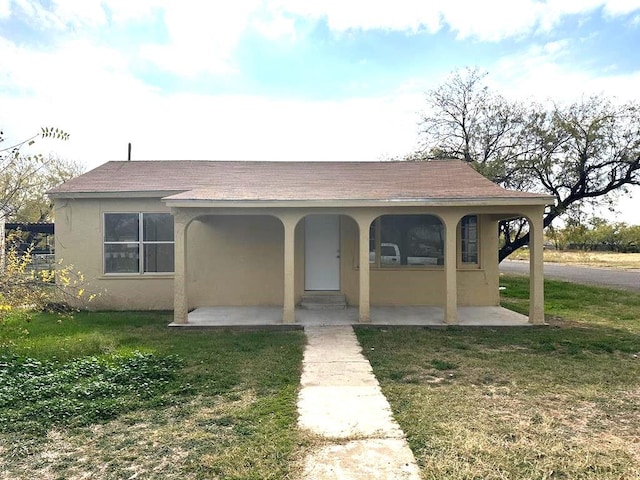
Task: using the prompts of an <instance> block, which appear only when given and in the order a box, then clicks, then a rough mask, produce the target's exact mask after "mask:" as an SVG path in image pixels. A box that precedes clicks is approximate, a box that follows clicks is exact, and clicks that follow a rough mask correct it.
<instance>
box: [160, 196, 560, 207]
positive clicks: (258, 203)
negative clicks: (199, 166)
mask: <svg viewBox="0 0 640 480" xmlns="http://www.w3.org/2000/svg"><path fill="white" fill-rule="evenodd" d="M553 201H554V197H551V196H541V197H483V198H420V199H388V200H377V199H368V200H337V199H336V200H202V199H198V200H195V199H171V198H164V199H163V202H164V203H165V205H167V206H168V207H174V208H340V207H342V208H349V207H350V208H363V207H364V208H366V207H418V206H426V207H467V206H495V205H500V206H503V205H504V206H506V205H510V206H535V205H540V206H546V205H550V204H552V203H553Z"/></svg>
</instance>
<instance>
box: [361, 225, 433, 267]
mask: <svg viewBox="0 0 640 480" xmlns="http://www.w3.org/2000/svg"><path fill="white" fill-rule="evenodd" d="M369 261H370V263H372V264H375V265H377V266H380V267H398V266H438V265H440V266H441V265H444V225H443V224H442V222H441V221H440V219H439V218H438V217H436V216H434V215H382V216H381V217H378V218H377V219H376V220H375V221H374V222H373V223H372V225H371V229H370V233H369Z"/></svg>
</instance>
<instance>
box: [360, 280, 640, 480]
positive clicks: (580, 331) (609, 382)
mask: <svg viewBox="0 0 640 480" xmlns="http://www.w3.org/2000/svg"><path fill="white" fill-rule="evenodd" d="M527 282H528V280H527V279H526V278H522V277H505V278H503V279H502V282H501V283H502V284H503V285H505V286H506V287H507V288H506V290H505V296H504V299H503V303H504V304H505V305H508V306H509V307H511V308H514V309H516V310H519V311H526V309H527V307H528V301H527V300H526V299H525V298H526V296H527V292H528V290H527ZM545 292H546V312H547V314H548V320H549V322H550V323H551V326H550V327H533V328H460V327H452V328H446V329H424V328H389V329H376V328H367V327H358V328H357V329H356V331H357V335H358V339H359V340H360V342H361V344H362V346H363V350H364V352H365V354H366V355H367V357H368V358H369V360H370V361H371V364H372V366H373V369H374V372H375V374H376V376H377V378H378V379H379V380H380V383H381V385H382V388H383V391H384V393H385V395H386V396H387V398H388V399H389V401H390V403H391V405H392V408H393V411H394V414H395V417H396V419H397V420H398V422H399V423H400V426H401V427H402V428H403V430H404V432H405V433H406V434H407V437H408V441H409V444H410V446H411V448H412V449H413V451H414V454H415V456H416V458H417V460H418V463H419V465H420V467H421V469H422V475H423V477H424V478H427V479H443V478H446V479H472V478H473V479H507V478H508V479H533V478H536V479H598V480H601V479H631V478H640V441H639V440H638V439H640V294H634V293H629V292H617V291H614V290H608V289H603V288H596V287H583V286H579V285H573V284H566V283H563V282H553V281H550V282H546V290H545Z"/></svg>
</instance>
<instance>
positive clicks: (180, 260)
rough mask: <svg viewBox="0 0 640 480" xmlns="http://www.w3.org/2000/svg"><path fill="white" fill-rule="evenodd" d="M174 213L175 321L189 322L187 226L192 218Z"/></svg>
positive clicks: (180, 213)
mask: <svg viewBox="0 0 640 480" xmlns="http://www.w3.org/2000/svg"><path fill="white" fill-rule="evenodd" d="M172 213H173V232H174V233H173V237H174V238H173V240H174V247H173V248H174V258H175V260H174V261H175V264H174V265H175V266H174V274H173V321H174V322H175V323H187V315H188V311H189V299H188V295H187V227H188V225H189V222H190V221H191V218H189V217H188V216H187V215H186V214H184V213H182V212H179V211H178V212H176V211H175V210H172Z"/></svg>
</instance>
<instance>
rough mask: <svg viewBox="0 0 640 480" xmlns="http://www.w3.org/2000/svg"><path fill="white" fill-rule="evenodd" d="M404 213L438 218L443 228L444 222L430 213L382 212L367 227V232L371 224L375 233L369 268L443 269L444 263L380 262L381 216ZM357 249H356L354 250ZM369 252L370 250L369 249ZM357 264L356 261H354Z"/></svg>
mask: <svg viewBox="0 0 640 480" xmlns="http://www.w3.org/2000/svg"><path fill="white" fill-rule="evenodd" d="M405 215H412V216H413V215H423V216H429V217H434V218H436V219H438V221H439V222H440V223H441V225H442V228H444V222H442V219H441V218H440V217H439V216H437V215H434V214H432V213H383V214H381V215H379V216H378V217H376V218H375V219H374V220H373V222H372V223H371V225H370V227H369V232H371V226H373V230H374V233H375V238H374V246H375V256H374V259H373V261H369V268H370V269H371V268H373V269H376V270H437V271H439V270H444V264H443V265H438V264H412V265H402V264H382V262H381V256H382V243H383V242H382V238H381V237H382V217H383V216H391V217H394V216H405ZM369 244H371V237H369ZM444 248H445V245H444V244H443V249H444ZM355 251H357V249H356V250H355ZM369 251H370V252H371V250H369ZM356 265H357V263H356Z"/></svg>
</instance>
